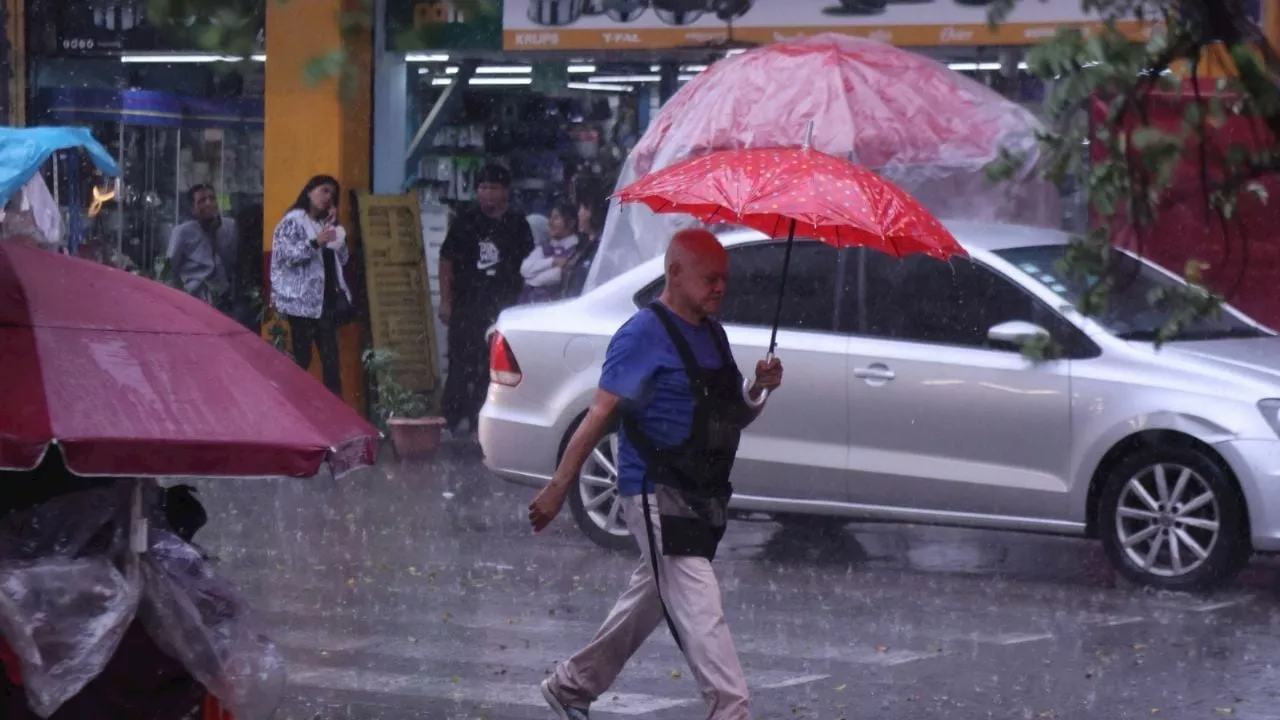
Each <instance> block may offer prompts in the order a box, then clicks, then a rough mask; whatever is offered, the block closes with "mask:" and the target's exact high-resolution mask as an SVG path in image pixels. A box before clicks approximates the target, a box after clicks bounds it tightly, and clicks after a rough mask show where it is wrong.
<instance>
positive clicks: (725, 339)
mask: <svg viewBox="0 0 1280 720" xmlns="http://www.w3.org/2000/svg"><path fill="white" fill-rule="evenodd" d="M708 322H710V323H711V335H712V337H714V338H715V340H716V350H719V351H720V363H721V366H722V367H726V368H727V367H732V366H733V365H734V362H733V350H731V349H730V348H729V334H728V333H726V332H725V331H724V326H723V325H721V324H720V323H718V322H716V321H714V320H709V321H708Z"/></svg>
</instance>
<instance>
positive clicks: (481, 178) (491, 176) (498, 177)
mask: <svg viewBox="0 0 1280 720" xmlns="http://www.w3.org/2000/svg"><path fill="white" fill-rule="evenodd" d="M481 183H493V184H494V185H501V186H503V187H511V171H510V170H508V169H506V168H504V167H502V166H501V165H497V164H494V163H489V164H488V165H485V166H484V167H482V168H480V172H478V173H476V185H479V184H481Z"/></svg>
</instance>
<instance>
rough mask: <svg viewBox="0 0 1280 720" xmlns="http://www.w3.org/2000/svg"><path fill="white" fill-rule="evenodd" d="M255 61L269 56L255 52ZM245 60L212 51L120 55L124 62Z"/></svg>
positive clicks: (181, 62) (158, 62)
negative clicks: (215, 53)
mask: <svg viewBox="0 0 1280 720" xmlns="http://www.w3.org/2000/svg"><path fill="white" fill-rule="evenodd" d="M249 59H250V60H252V61H254V62H266V61H267V56H266V55H264V54H262V53H255V54H253V55H250V56H249ZM241 60H244V58H242V57H238V56H236V55H214V54H211V53H131V54H126V55H121V56H120V62H122V63H156V64H161V63H180V64H187V63H212V62H240V61H241Z"/></svg>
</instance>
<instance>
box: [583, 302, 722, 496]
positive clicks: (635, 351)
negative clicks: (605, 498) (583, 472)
mask: <svg viewBox="0 0 1280 720" xmlns="http://www.w3.org/2000/svg"><path fill="white" fill-rule="evenodd" d="M668 315H669V316H670V317H671V319H672V320H673V321H674V322H675V324H676V327H678V328H679V329H680V332H681V333H682V334H683V335H684V337H685V340H686V341H688V343H689V347H690V348H692V349H693V355H694V357H695V358H696V359H697V361H698V364H699V365H701V366H702V367H704V368H708V369H714V368H718V367H720V366H721V360H720V350H719V348H718V347H717V346H716V337H715V334H714V333H716V332H717V330H716V329H714V327H713V326H712V324H711V323H710V322H705V323H703V324H702V325H692V324H690V323H689V322H686V321H685V320H682V319H681V318H680V317H678V316H676V315H675V314H674V313H668ZM735 370H736V368H735ZM600 389H601V390H604V391H606V392H610V393H613V394H614V395H617V396H619V397H621V398H622V412H624V413H632V414H634V415H635V416H636V421H637V424H639V426H640V430H641V431H642V432H644V433H645V434H646V435H648V436H649V437H650V438H651V439H652V440H653V442H655V443H657V444H659V445H662V446H668V447H673V446H676V445H679V444H681V443H683V442H684V441H685V440H687V439H688V438H689V433H690V432H691V431H692V429H693V391H692V390H691V389H690V387H689V375H688V373H687V372H685V368H684V363H683V362H681V361H680V353H679V351H677V350H676V346H675V343H674V342H673V341H672V339H671V336H670V335H668V334H667V330H666V327H664V326H663V324H662V321H661V320H660V319H659V318H658V316H657V315H656V314H655V313H654V311H653V310H652V309H650V308H645V309H644V310H641V311H640V312H638V313H636V314H635V315H634V316H633V317H632V318H631V319H630V320H628V321H627V322H626V324H624V325H623V326H622V327H621V328H620V329H619V330H618V332H617V334H615V335H614V336H613V340H612V341H610V343H609V350H608V352H607V353H606V354H605V358H604V369H603V371H602V372H601V374H600ZM621 435H622V437H621V441H620V442H619V445H618V456H619V457H618V492H619V493H621V494H622V495H624V496H631V495H639V494H640V493H641V490H642V488H643V489H644V491H646V492H653V480H652V478H648V479H647V480H646V477H645V462H644V459H643V458H642V457H641V456H640V452H639V451H638V450H636V448H635V446H634V445H633V444H632V443H631V441H630V439H629V438H627V434H626V433H625V432H623V433H622V434H621Z"/></svg>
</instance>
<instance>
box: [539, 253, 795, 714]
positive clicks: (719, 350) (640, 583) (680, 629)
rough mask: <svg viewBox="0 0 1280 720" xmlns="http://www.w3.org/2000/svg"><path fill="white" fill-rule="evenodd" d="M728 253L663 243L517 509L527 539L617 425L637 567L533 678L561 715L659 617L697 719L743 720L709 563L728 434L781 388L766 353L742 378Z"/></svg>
mask: <svg viewBox="0 0 1280 720" xmlns="http://www.w3.org/2000/svg"><path fill="white" fill-rule="evenodd" d="M727 275H728V255H727V254H726V253H725V250H724V247H723V246H722V245H721V244H720V242H719V240H717V239H716V237H715V236H714V235H712V234H711V233H709V232H707V231H705V230H682V231H680V232H678V233H676V235H675V236H674V237H672V239H671V243H670V246H669V247H668V249H667V256H666V288H665V289H664V290H663V293H662V297H661V298H660V299H659V300H658V301H656V302H654V303H652V304H650V305H649V307H647V308H644V309H642V310H640V311H639V312H637V313H636V314H635V315H634V316H632V318H631V319H630V320H629V321H627V323H626V324H625V325H623V326H622V328H621V329H620V330H618V332H617V334H615V335H614V336H613V340H612V341H611V342H610V344H609V349H608V351H607V353H606V355H605V361H604V369H603V371H602V373H601V377H600V386H599V389H598V390H597V392H596V397H595V400H594V402H593V403H592V406H591V409H590V410H589V411H588V413H587V416H586V418H585V419H584V420H583V421H582V424H581V425H579V427H578V429H577V431H576V432H574V434H573V437H572V438H571V439H570V441H569V445H568V447H567V448H566V449H565V452H564V458H563V459H562V460H561V462H560V466H559V467H558V468H557V469H556V473H555V476H554V477H553V478H552V480H551V482H550V484H548V485H547V487H546V488H544V489H543V490H542V492H540V493H539V494H538V497H537V498H536V499H534V501H533V503H532V504H531V505H530V506H529V520H530V523H531V524H532V525H533V529H534V530H535V531H541V530H542V529H544V528H545V527H547V525H548V524H549V523H550V522H551V520H552V519H553V518H554V517H555V516H556V514H557V513H558V512H559V511H560V508H561V507H562V506H563V505H564V501H565V497H566V496H567V494H568V492H569V489H570V487H572V486H573V484H574V482H575V481H576V479H577V477H578V474H579V473H580V472H581V470H582V464H583V462H584V461H585V460H586V458H587V456H588V455H589V454H590V453H591V452H592V450H593V449H594V448H595V447H596V445H597V443H599V442H600V439H601V438H602V437H603V436H604V434H605V432H606V430H607V429H608V428H610V427H612V425H613V423H614V421H615V417H617V418H618V419H620V420H621V425H622V429H623V432H622V437H621V440H620V442H619V447H618V457H617V464H618V494H619V496H620V497H619V499H618V500H615V502H622V503H623V506H622V508H623V517H624V518H625V521H626V524H627V527H628V528H629V529H630V530H631V532H632V534H633V535H634V536H635V538H636V541H637V543H638V544H639V546H640V552H641V556H642V557H641V563H640V567H638V568H637V569H636V571H635V572H634V573H633V574H632V576H631V584H630V586H629V587H628V588H627V590H626V591H625V592H624V593H623V594H622V597H620V598H619V599H618V601H617V603H616V604H615V605H614V606H613V610H612V611H611V612H610V613H609V616H608V618H607V619H606V620H605V621H604V624H603V625H602V626H601V627H600V630H599V631H598V632H597V633H596V636H595V638H594V639H592V641H591V642H590V644H588V645H587V646H586V647H585V648H583V649H582V650H580V651H579V652H578V653H577V654H575V655H574V656H573V657H571V658H569V660H567V661H565V662H563V663H561V664H560V665H559V666H558V667H557V668H556V670H555V673H554V675H552V677H550V678H548V679H547V680H545V681H543V683H542V693H543V696H544V697H545V698H546V700H547V703H548V704H549V705H550V706H551V708H552V709H553V710H555V712H556V713H557V715H558V716H559V717H560V718H561V720H586V718H587V713H588V711H589V709H590V706H591V704H592V703H593V702H595V700H596V699H597V698H599V697H600V696H601V695H602V694H604V693H605V691H606V690H608V688H609V686H610V685H612V684H613V681H614V679H615V678H616V677H617V676H618V673H619V672H620V671H621V670H622V667H623V665H624V664H625V663H626V661H627V660H628V659H629V658H630V657H631V656H632V655H633V654H634V653H635V652H636V650H638V649H639V648H640V645H641V644H642V643H643V642H644V641H645V639H646V638H648V636H649V635H650V634H651V633H652V632H653V631H654V630H655V629H656V628H657V627H658V624H659V623H660V622H661V621H662V619H663V617H664V616H665V617H666V621H667V626H668V627H669V628H670V630H671V633H672V635H673V636H674V637H675V640H676V643H677V644H678V645H679V646H680V649H681V650H682V651H683V652H684V655H685V659H686V660H687V661H688V663H689V666H690V668H691V669H692V671H693V675H694V678H695V679H696V680H697V683H698V689H699V691H700V692H701V694H702V696H703V698H704V699H705V700H706V701H707V708H708V709H707V715H706V717H707V718H708V720H750V714H749V711H748V707H747V685H746V679H745V678H744V676H743V674H742V667H741V665H740V663H739V662H738V654H737V651H736V650H735V649H734V646H733V639H732V638H731V637H730V635H729V627H728V625H727V624H726V623H725V618H724V609H723V607H722V605H721V598H720V586H719V583H718V582H717V580H716V576H715V572H714V571H713V570H712V567H711V561H712V559H714V557H715V554H716V549H717V547H718V546H719V544H720V540H721V538H722V537H723V536H724V530H725V523H726V520H727V515H728V513H727V510H728V502H729V498H730V496H731V495H732V492H733V488H732V486H731V485H730V483H729V474H730V471H731V470H732V467H733V461H734V457H735V455H736V454H737V449H738V440H739V437H740V435H741V431H742V429H743V428H745V427H746V426H747V425H749V424H750V423H751V422H752V421H753V420H754V419H755V418H756V417H757V415H758V414H759V413H760V411H761V410H762V409H763V407H764V403H765V399H766V397H767V391H772V390H775V389H777V388H778V387H779V386H780V385H781V384H782V365H781V363H779V362H778V361H777V360H776V359H773V358H771V359H769V360H762V361H760V362H759V363H757V364H756V371H755V379H754V381H753V382H752V383H750V384H747V383H744V381H743V377H742V374H741V373H740V372H739V371H738V367H737V364H736V363H735V362H734V359H733V355H732V352H731V351H730V349H729V341H728V337H727V336H726V335H725V333H724V329H723V328H722V327H721V326H720V324H719V323H718V322H716V321H715V320H713V319H712V318H713V317H714V315H715V314H716V313H717V312H718V311H719V309H720V303H721V300H722V298H723V297H724V291H725V283H726V280H727Z"/></svg>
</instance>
